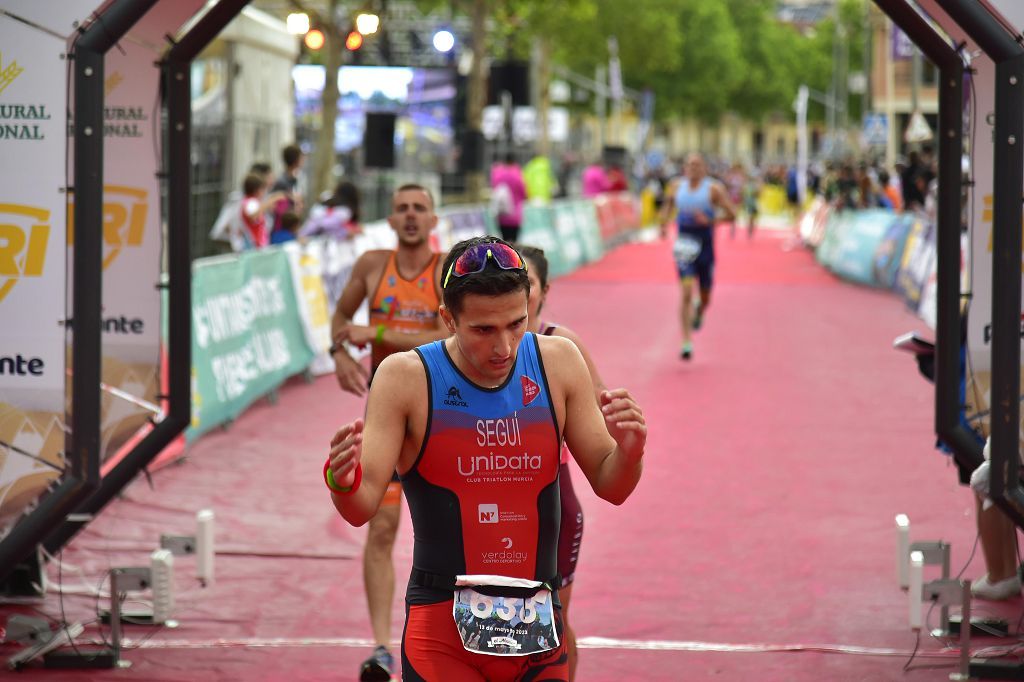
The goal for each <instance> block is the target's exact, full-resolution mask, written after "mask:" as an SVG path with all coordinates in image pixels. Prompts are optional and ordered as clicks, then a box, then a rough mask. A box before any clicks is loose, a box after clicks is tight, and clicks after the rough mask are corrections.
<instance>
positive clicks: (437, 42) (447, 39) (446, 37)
mask: <svg viewBox="0 0 1024 682" xmlns="http://www.w3.org/2000/svg"><path fill="white" fill-rule="evenodd" d="M453 47H455V36H453V35H452V32H451V31H449V30H448V29H441V30H440V31H438V32H437V33H435V34H434V49H435V50H437V51H438V52H451V50H452V48H453Z"/></svg>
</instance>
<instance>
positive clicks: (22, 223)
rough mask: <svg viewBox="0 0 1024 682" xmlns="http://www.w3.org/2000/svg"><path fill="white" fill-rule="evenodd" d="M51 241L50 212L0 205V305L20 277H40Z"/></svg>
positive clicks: (17, 205)
mask: <svg viewBox="0 0 1024 682" xmlns="http://www.w3.org/2000/svg"><path fill="white" fill-rule="evenodd" d="M49 238H50V212H49V211H47V210H46V209H43V208H39V207H36V206H23V205H21V204H0V303H2V302H3V300H4V298H5V297H6V296H7V294H9V293H10V292H11V289H13V288H14V286H15V284H17V283H18V280H20V279H21V278H23V277H42V275H43V267H44V265H45V262H46V245H47V242H48V241H49Z"/></svg>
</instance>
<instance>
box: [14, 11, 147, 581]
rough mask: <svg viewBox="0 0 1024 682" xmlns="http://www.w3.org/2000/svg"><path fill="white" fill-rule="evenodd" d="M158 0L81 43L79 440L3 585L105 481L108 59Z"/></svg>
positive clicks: (108, 19)
mask: <svg viewBox="0 0 1024 682" xmlns="http://www.w3.org/2000/svg"><path fill="white" fill-rule="evenodd" d="M155 2H156V0H114V2H113V3H112V4H111V5H110V7H109V8H108V9H107V10H106V11H105V12H103V14H102V15H100V16H99V17H97V18H96V19H95V20H94V21H92V22H91V23H89V24H88V25H87V26H85V27H84V28H82V29H81V30H80V32H79V35H78V37H77V39H76V40H75V42H74V45H73V48H72V50H73V54H72V58H73V60H74V62H73V63H74V79H75V95H74V97H75V103H74V116H75V134H74V145H75V147H74V149H75V166H74V183H75V185H74V192H75V208H74V211H75V231H76V233H77V235H76V236H77V238H76V239H75V255H74V267H75V273H74V296H73V299H72V319H73V325H72V330H73V334H74V337H73V338H74V343H73V348H72V356H71V358H72V360H71V361H72V368H73V370H74V375H73V380H72V389H71V404H72V410H71V435H70V438H69V439H68V440H69V443H70V447H68V448H67V452H66V454H65V461H66V462H67V464H68V469H67V473H66V474H65V476H64V478H63V479H62V480H61V482H60V484H59V485H58V486H57V488H56V489H54V490H52V491H50V493H49V494H47V495H46V496H45V497H44V498H43V499H42V501H41V502H40V503H39V506H38V507H36V508H35V509H34V510H33V511H32V512H30V513H29V515H28V516H26V517H25V518H24V519H22V520H21V521H20V522H19V523H18V524H17V525H16V526H15V527H14V528H12V529H11V532H10V533H9V534H8V535H7V537H5V538H4V539H3V541H0V580H5V579H6V578H7V577H8V576H9V575H10V574H11V573H12V572H13V571H14V570H15V568H16V567H17V566H18V564H20V563H21V562H23V561H25V560H26V559H28V558H29V557H30V556H31V555H32V552H33V551H34V550H35V549H36V546H37V545H38V544H39V543H40V541H41V540H42V538H44V537H46V536H47V535H48V534H49V533H50V532H52V531H53V529H54V528H56V527H57V526H59V525H60V524H61V523H62V522H63V521H64V519H65V518H66V517H67V515H68V514H69V513H70V512H72V510H74V509H75V506H76V505H78V504H79V503H80V502H81V501H82V500H83V499H85V498H86V497H88V496H89V494H90V493H92V492H93V491H94V490H95V489H96V488H97V487H98V485H99V483H100V367H101V362H100V360H101V352H100V345H101V341H100V338H101V337H100V334H101V326H100V317H101V301H102V292H103V268H102V262H103V238H102V234H103V78H104V68H103V58H104V55H105V54H106V53H107V51H108V50H109V49H110V48H111V47H113V46H114V44H115V43H117V41H118V40H119V39H120V38H121V37H122V36H123V35H124V34H125V33H127V31H128V30H129V29H130V28H131V27H132V26H133V25H134V24H135V22H137V21H138V20H139V19H140V18H141V17H142V15H144V14H145V13H146V12H147V11H149V9H150V7H152V5H153V4H154V3H155Z"/></svg>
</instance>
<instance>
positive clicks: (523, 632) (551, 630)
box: [452, 583, 559, 656]
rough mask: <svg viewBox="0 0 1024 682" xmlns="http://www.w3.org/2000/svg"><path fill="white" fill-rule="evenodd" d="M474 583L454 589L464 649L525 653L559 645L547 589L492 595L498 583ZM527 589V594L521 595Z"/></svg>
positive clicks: (458, 625) (488, 652)
mask: <svg viewBox="0 0 1024 682" xmlns="http://www.w3.org/2000/svg"><path fill="white" fill-rule="evenodd" d="M537 584H538V585H539V583H537ZM476 587H479V588H480V590H484V591H486V592H488V593H490V594H484V593H483V592H481V591H478V590H477V589H476ZM476 587H462V588H461V589H458V590H456V591H455V604H454V606H453V607H452V616H453V617H454V618H455V625H456V627H457V628H458V630H459V635H460V636H461V637H462V646H463V647H465V649H466V650H467V651H472V652H473V653H478V654H489V655H491V656H528V655H530V654H536V653H540V652H542V651H548V650H550V649H554V648H556V647H558V646H559V641H558V632H557V631H556V629H555V618H554V604H553V602H554V597H553V596H552V594H551V592H550V590H547V589H543V588H537V589H536V591H534V590H533V589H529V590H527V591H526V592H521V593H522V594H523V595H524V596H514V597H513V596H494V593H495V592H496V591H498V592H500V591H502V590H501V588H500V587H496V586H492V585H488V586H484V585H478V586H476ZM521 590H522V588H517V590H516V591H521ZM527 592H528V593H532V594H531V596H525V594H526V593H527Z"/></svg>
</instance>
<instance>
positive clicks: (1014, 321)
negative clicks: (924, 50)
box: [937, 0, 1024, 527]
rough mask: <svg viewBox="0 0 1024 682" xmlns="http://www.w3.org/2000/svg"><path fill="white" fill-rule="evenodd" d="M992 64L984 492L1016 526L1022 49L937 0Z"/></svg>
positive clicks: (978, 11)
mask: <svg viewBox="0 0 1024 682" xmlns="http://www.w3.org/2000/svg"><path fill="white" fill-rule="evenodd" d="M937 1H938V3H939V6H941V7H942V9H943V10H945V12H946V13H947V14H948V15H949V17H950V18H951V19H953V21H955V22H957V24H959V25H960V27H961V28H963V29H964V31H965V32H966V33H967V35H969V36H970V37H971V38H972V39H973V40H974V41H975V42H976V43H977V44H978V47H980V48H981V49H982V50H983V51H984V52H985V54H987V55H988V56H989V57H990V58H991V59H992V61H993V62H995V66H996V75H995V81H996V82H995V137H994V141H993V151H994V161H993V164H994V178H995V181H994V182H993V185H994V186H993V198H992V209H993V211H992V213H993V219H992V233H993V248H992V381H991V389H990V395H991V398H990V401H989V402H990V405H991V436H992V449H991V458H992V460H991V461H992V471H991V481H990V486H991V488H990V494H989V495H990V497H991V498H992V499H993V500H994V501H995V502H996V504H997V505H999V507H1000V508H1001V509H1002V510H1003V511H1004V512H1006V514H1007V515H1008V516H1009V517H1010V518H1011V519H1013V521H1014V523H1016V524H1017V526H1020V527H1024V489H1022V488H1021V482H1020V455H1019V445H1018V442H1019V441H1018V434H1019V431H1020V402H1019V401H1020V319H1021V317H1020V315H1021V241H1022V240H1021V227H1020V225H1021V222H1020V221H1021V218H1020V216H1021V187H1024V152H1022V149H1024V91H1022V88H1024V47H1021V45H1020V44H1018V43H1017V41H1016V40H1015V37H1014V36H1012V35H1011V34H1010V33H1009V32H1007V30H1006V28H1005V27H1004V26H1003V25H1002V24H1001V23H1000V22H999V21H997V20H996V19H995V17H993V16H992V14H991V13H990V12H989V11H988V10H987V9H986V8H985V7H983V6H982V5H981V4H980V3H979V2H977V0H973V1H972V0H937Z"/></svg>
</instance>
